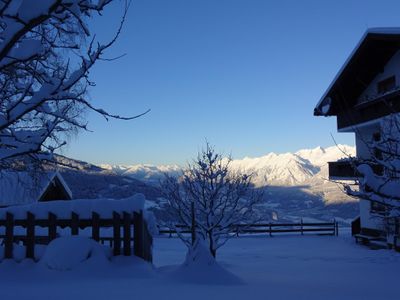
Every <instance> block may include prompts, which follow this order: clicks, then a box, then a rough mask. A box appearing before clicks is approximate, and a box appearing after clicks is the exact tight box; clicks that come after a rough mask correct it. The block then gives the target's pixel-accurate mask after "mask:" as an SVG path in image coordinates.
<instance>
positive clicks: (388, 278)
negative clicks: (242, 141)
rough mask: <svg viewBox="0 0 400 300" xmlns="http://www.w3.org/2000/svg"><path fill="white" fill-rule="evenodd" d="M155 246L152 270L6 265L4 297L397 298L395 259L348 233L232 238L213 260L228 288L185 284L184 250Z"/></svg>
mask: <svg viewBox="0 0 400 300" xmlns="http://www.w3.org/2000/svg"><path fill="white" fill-rule="evenodd" d="M154 246H155V247H154V249H155V252H154V264H155V266H151V265H150V264H148V263H146V262H144V261H143V260H140V259H138V258H135V257H122V256H121V257H113V258H112V259H111V260H110V261H105V262H102V263H99V264H95V263H93V264H91V263H89V261H86V262H84V263H82V264H80V265H79V266H77V267H76V268H73V269H71V270H69V271H67V272H60V271H55V270H50V269H48V268H47V267H46V266H45V265H44V264H41V263H36V264H35V263H33V262H32V261H31V260H24V261H22V262H21V263H16V262H14V261H11V260H4V261H3V262H1V263H0V285H1V291H2V298H4V299H32V298H36V297H40V298H41V299H54V298H57V300H63V299H99V300H101V299H133V298H136V299H146V300H152V299H157V300H159V299H163V298H165V299H174V300H183V299H191V300H192V299H193V300H197V299H199V300H200V299H201V300H205V299H221V300H223V299H229V300H235V299H307V300H313V299H318V300H319V299H335V300H337V299H349V300H350V299H352V300H356V299H360V300H361V299H362V300H370V299H397V298H398V295H399V292H398V285H397V284H398V274H399V268H400V254H399V253H396V252H394V251H392V250H370V249H369V248H367V247H365V246H361V245H358V244H355V243H354V240H353V239H352V238H351V237H350V236H349V235H342V236H339V237H331V236H303V237H296V236H279V237H273V238H269V237H265V236H258V237H240V238H234V239H232V240H230V241H229V242H228V243H227V244H226V246H225V247H223V248H221V251H220V252H219V253H218V254H217V262H218V264H219V265H220V266H221V268H224V269H225V270H226V271H227V272H230V273H232V274H234V275H235V276H237V277H239V278H240V279H241V284H230V285H227V284H224V283H226V282H222V284H221V283H219V284H215V282H214V283H213V280H214V279H215V276H214V275H213V274H208V275H209V276H210V277H209V280H207V278H204V280H203V282H201V283H199V282H197V283H196V282H193V281H192V282H182V280H181V278H177V277H175V276H173V274H176V270H177V269H178V268H182V267H180V265H181V264H182V262H184V260H185V254H186V247H185V246H184V245H183V244H182V242H181V241H180V240H178V239H177V238H156V239H155V245H154ZM95 261H96V260H94V262H95ZM200 267H201V268H205V266H200ZM190 272H191V271H188V272H187V276H188V277H190V276H193V274H190ZM183 274H184V271H183Z"/></svg>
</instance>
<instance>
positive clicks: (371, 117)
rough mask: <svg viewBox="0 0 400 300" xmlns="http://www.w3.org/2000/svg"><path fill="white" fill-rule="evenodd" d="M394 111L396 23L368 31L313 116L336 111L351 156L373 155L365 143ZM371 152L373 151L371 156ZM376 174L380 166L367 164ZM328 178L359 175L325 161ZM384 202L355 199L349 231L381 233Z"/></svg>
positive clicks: (399, 78) (399, 42)
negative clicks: (351, 145)
mask: <svg viewBox="0 0 400 300" xmlns="http://www.w3.org/2000/svg"><path fill="white" fill-rule="evenodd" d="M398 112H400V28H377V29H370V30H368V31H367V32H366V33H365V34H364V36H363V37H362V39H361V41H360V42H359V44H358V45H357V46H356V48H355V49H354V51H353V52H352V53H351V55H350V57H349V58H348V59H347V61H346V62H345V64H344V66H343V67H342V68H341V70H340V71H339V73H338V74H337V76H336V77H335V78H334V80H333V82H332V83H331V85H330V86H329V87H328V89H327V91H326V92H325V94H324V95H323V96H322V98H321V100H320V101H319V102H318V104H317V106H316V107H315V109H314V115H315V116H336V119H337V129H338V131H339V132H353V133H355V142H356V156H357V157H356V160H357V159H362V160H363V161H365V160H371V161H372V159H371V156H373V155H379V153H374V151H371V149H370V148H369V147H367V144H369V143H370V142H371V141H374V140H375V141H379V140H380V138H381V133H382V131H381V130H382V129H381V126H382V125H381V124H382V122H381V121H382V118H383V117H386V116H388V115H391V114H397V113H398ZM375 157H377V156H375ZM371 167H372V169H373V171H374V172H375V174H377V175H379V174H382V172H383V170H382V168H381V167H380V165H371ZM329 177H330V178H331V179H333V180H355V179H357V177H359V174H357V171H356V170H355V168H354V163H353V162H352V161H351V160H342V161H337V162H331V163H329ZM384 213H385V207H383V206H382V205H380V204H378V203H376V202H370V201H368V200H365V199H360V217H359V219H358V220H356V221H355V222H354V224H353V225H356V226H353V228H359V229H358V230H357V229H356V231H359V233H357V232H353V233H354V234H359V235H360V236H361V235H362V236H369V237H378V236H385V226H384V222H383V218H382V216H383V215H384Z"/></svg>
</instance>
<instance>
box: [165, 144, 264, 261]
mask: <svg viewBox="0 0 400 300" xmlns="http://www.w3.org/2000/svg"><path fill="white" fill-rule="evenodd" d="M230 163H231V159H230V158H223V157H222V155H221V154H218V153H216V152H215V150H214V149H213V148H212V147H211V146H210V145H209V144H207V146H206V149H205V150H203V151H202V152H201V153H199V155H198V158H197V159H196V160H195V161H194V162H193V164H190V165H188V168H187V169H186V170H184V171H183V173H182V175H181V176H180V177H179V178H174V177H171V176H168V175H167V176H166V179H165V181H164V182H163V183H162V191H163V193H164V197H165V198H166V199H167V200H168V202H169V210H170V213H171V215H172V218H173V220H175V221H178V222H180V223H181V224H183V225H184V227H186V228H192V226H193V223H195V227H196V228H195V231H196V235H199V236H200V237H202V238H203V239H205V240H207V242H208V244H209V249H210V252H211V254H212V255H213V256H215V255H216V251H217V249H218V248H220V247H221V246H223V245H224V244H225V243H226V241H227V240H228V239H229V238H230V237H231V232H232V230H233V229H234V225H237V224H241V223H247V224H249V223H254V222H256V221H257V214H256V211H255V210H254V208H255V206H256V205H257V204H259V203H260V202H261V200H262V196H263V195H262V193H259V192H256V191H254V190H253V189H252V184H251V177H252V176H251V175H247V174H242V173H239V172H233V171H232V170H231V169H230ZM180 236H181V238H183V239H184V242H185V243H186V244H187V245H188V246H190V245H191V241H189V240H188V239H186V238H185V237H184V236H183V235H180Z"/></svg>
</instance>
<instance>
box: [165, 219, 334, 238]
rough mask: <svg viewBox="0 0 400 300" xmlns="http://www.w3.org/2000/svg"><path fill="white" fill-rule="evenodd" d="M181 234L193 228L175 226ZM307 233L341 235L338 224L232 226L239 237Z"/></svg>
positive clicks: (175, 231)
mask: <svg viewBox="0 0 400 300" xmlns="http://www.w3.org/2000/svg"><path fill="white" fill-rule="evenodd" d="M175 227H176V228H177V229H178V231H179V232H181V233H191V228H190V227H188V226H185V225H176V226H175ZM296 232H297V233H300V234H301V235H304V234H305V233H314V234H324V235H335V236H338V235H339V225H338V222H336V221H335V220H333V221H332V222H317V223H304V222H303V221H302V220H301V221H300V222H299V223H258V224H237V225H232V226H231V234H235V235H236V236H239V235H240V234H268V235H269V236H272V235H273V234H279V233H296ZM159 233H160V234H169V235H170V236H172V235H173V234H176V233H177V230H176V229H169V228H160V229H159Z"/></svg>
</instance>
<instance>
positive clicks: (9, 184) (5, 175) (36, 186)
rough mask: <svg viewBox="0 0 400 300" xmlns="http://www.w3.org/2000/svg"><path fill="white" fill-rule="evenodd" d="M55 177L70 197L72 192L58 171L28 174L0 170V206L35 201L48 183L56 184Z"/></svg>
mask: <svg viewBox="0 0 400 300" xmlns="http://www.w3.org/2000/svg"><path fill="white" fill-rule="evenodd" d="M56 179H58V182H59V183H60V184H61V185H62V187H63V188H64V190H65V192H66V193H67V194H68V196H69V198H70V199H71V198H72V192H71V190H70V189H69V187H68V185H67V184H66V182H65V181H64V179H63V177H62V176H61V174H60V173H59V172H46V173H37V174H30V173H28V172H15V171H1V172H0V206H8V205H22V204H29V203H33V202H37V201H39V200H40V198H41V197H42V196H43V194H44V193H45V192H46V190H47V189H48V187H49V186H50V184H56V181H57V180H56ZM54 200H57V199H54Z"/></svg>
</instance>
